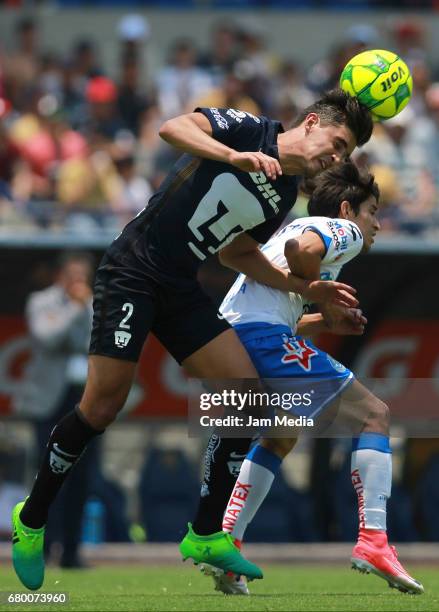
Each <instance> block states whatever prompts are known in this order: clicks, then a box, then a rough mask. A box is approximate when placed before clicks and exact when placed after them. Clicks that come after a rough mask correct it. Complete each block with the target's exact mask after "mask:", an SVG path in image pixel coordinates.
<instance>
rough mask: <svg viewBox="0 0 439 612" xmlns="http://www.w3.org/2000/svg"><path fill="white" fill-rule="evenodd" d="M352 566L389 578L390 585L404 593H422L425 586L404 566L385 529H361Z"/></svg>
mask: <svg viewBox="0 0 439 612" xmlns="http://www.w3.org/2000/svg"><path fill="white" fill-rule="evenodd" d="M351 563H352V568H353V569H356V570H358V571H360V572H362V573H366V574H369V573H370V572H372V574H375V575H376V576H380V578H383V579H384V580H387V582H388V584H389V587H391V588H393V589H398V590H399V591H402V592H403V593H411V594H412V595H421V594H422V593H423V592H424V587H423V586H422V584H421V583H420V582H418V581H417V580H415V579H414V578H412V577H411V576H410V575H409V574H408V573H407V572H406V571H405V569H404V568H403V567H402V565H401V563H400V562H399V561H398V557H397V555H396V549H395V547H394V546H389V543H388V542H387V534H386V532H385V531H376V530H373V529H360V535H359V538H358V542H357V544H356V545H355V546H354V549H353V551H352V557H351Z"/></svg>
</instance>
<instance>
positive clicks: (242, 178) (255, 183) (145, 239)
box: [109, 108, 297, 278]
mask: <svg viewBox="0 0 439 612" xmlns="http://www.w3.org/2000/svg"><path fill="white" fill-rule="evenodd" d="M196 110H197V111H198V112H201V113H203V114H204V115H205V116H206V117H207V118H208V119H209V121H210V124H211V126H212V130H213V137H214V138H215V139H216V140H219V141H220V142H222V143H224V144H226V145H227V146H229V147H231V148H233V149H235V150H236V151H262V152H263V153H266V154H267V155H270V156H272V157H276V158H278V151H277V135H278V133H279V132H282V131H283V128H282V126H281V124H280V123H279V122H278V121H272V120H270V119H267V118H266V117H256V116H254V115H251V114H250V113H244V112H242V111H237V110H234V109H217V108H199V109H196ZM296 197H297V177H293V176H285V175H282V176H280V177H278V178H277V179H276V180H275V181H272V182H270V181H269V180H268V179H267V177H266V176H265V174H264V173H263V172H248V173H247V172H243V171H242V170H239V169H238V168H235V167H234V166H231V165H230V164H227V163H224V162H218V161H212V160H209V159H202V158H198V157H193V156H190V155H187V154H185V155H182V157H180V159H179V160H178V161H177V163H176V164H175V165H174V167H173V169H172V170H171V172H170V173H169V175H168V176H167V178H166V179H165V180H164V182H163V183H162V185H161V186H160V188H159V190H158V191H157V193H155V194H154V195H153V196H152V198H151V199H150V201H149V203H148V205H147V206H146V208H145V209H144V210H143V211H142V212H141V213H140V214H139V215H138V216H137V217H136V218H135V219H134V220H133V221H131V222H130V223H129V224H128V225H127V226H126V228H125V229H124V231H123V232H122V234H121V235H120V236H119V237H118V238H117V239H116V240H115V242H114V243H113V245H112V246H111V247H110V252H109V254H110V256H112V257H113V258H115V259H116V260H117V259H119V260H120V259H124V258H125V257H124V254H125V253H127V251H131V252H133V251H134V252H135V254H136V256H137V258H139V259H140V260H141V261H142V262H143V263H145V265H147V267H148V268H149V269H151V268H152V269H153V270H154V271H155V273H157V275H158V276H159V277H161V278H163V277H168V278H170V277H171V278H172V277H174V278H175V277H176V276H177V277H179V278H181V277H182V276H184V277H186V278H187V277H191V278H193V277H194V276H195V274H196V271H197V269H198V267H199V266H200V264H201V263H203V261H205V260H206V259H207V258H208V257H210V256H211V255H213V254H214V253H216V252H217V251H219V250H220V249H222V248H223V247H225V246H226V245H227V244H228V243H229V242H231V241H232V240H233V239H234V238H235V236H237V235H238V234H241V233H242V232H247V234H248V235H249V236H251V237H252V238H254V239H255V240H257V241H258V242H259V243H265V242H266V241H267V240H268V239H269V238H270V237H271V236H272V235H273V233H274V232H275V231H276V230H277V229H278V228H279V226H280V225H281V223H282V221H283V219H284V218H285V216H286V215H287V213H288V212H289V211H290V210H291V208H292V207H293V205H294V203H295V201H296Z"/></svg>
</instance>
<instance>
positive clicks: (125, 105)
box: [117, 53, 152, 137]
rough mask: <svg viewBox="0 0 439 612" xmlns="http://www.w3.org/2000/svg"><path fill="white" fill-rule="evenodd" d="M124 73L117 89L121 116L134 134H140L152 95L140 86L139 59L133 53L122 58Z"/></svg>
mask: <svg viewBox="0 0 439 612" xmlns="http://www.w3.org/2000/svg"><path fill="white" fill-rule="evenodd" d="M121 68H122V74H121V77H120V82H119V86H118V91H117V106H118V109H119V113H120V116H121V117H122V120H123V122H124V123H125V125H126V126H127V128H128V129H129V130H130V131H131V132H132V134H133V135H134V136H136V137H137V136H138V135H139V129H140V124H141V120H142V116H143V115H144V113H145V111H146V110H147V109H148V108H150V107H151V105H152V99H151V96H148V95H147V94H145V93H144V92H143V91H142V90H141V87H140V74H139V72H140V65H139V60H138V59H136V57H135V56H133V55H131V53H129V54H127V55H125V56H124V57H123V58H122V66H121Z"/></svg>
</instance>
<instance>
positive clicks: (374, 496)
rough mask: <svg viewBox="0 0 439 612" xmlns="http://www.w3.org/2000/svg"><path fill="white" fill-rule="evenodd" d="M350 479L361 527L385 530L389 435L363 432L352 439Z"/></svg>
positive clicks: (390, 471) (390, 479)
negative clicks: (356, 498) (356, 501)
mask: <svg viewBox="0 0 439 612" xmlns="http://www.w3.org/2000/svg"><path fill="white" fill-rule="evenodd" d="M353 448H354V450H353V452H352V458H351V479H352V484H353V486H354V489H355V492H356V493H357V497H358V517H359V525H360V529H378V530H381V531H386V530H387V524H386V518H387V500H388V498H389V497H390V493H391V489H392V454H391V450H390V445H389V438H388V437H387V436H385V435H383V434H374V433H365V434H361V436H360V437H359V438H357V439H356V441H354V446H353Z"/></svg>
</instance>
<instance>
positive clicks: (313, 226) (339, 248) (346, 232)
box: [303, 217, 363, 264]
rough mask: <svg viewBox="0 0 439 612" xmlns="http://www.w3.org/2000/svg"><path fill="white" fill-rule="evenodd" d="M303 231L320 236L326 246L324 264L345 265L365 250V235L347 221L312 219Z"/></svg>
mask: <svg viewBox="0 0 439 612" xmlns="http://www.w3.org/2000/svg"><path fill="white" fill-rule="evenodd" d="M309 221H310V222H309V224H308V225H306V226H305V227H304V228H303V231H304V232H306V231H312V232H315V233H316V234H318V235H319V236H320V238H321V239H322V241H323V244H324V245H325V254H324V255H323V257H322V262H324V263H328V264H330V263H335V262H336V261H339V260H340V263H342V264H344V263H346V262H348V261H350V260H351V259H353V258H354V257H356V256H357V255H358V254H359V253H360V251H361V249H362V248H363V235H362V233H361V232H360V229H359V227H358V226H357V225H356V224H355V223H353V222H352V221H348V220H347V219H326V218H312V217H310V220H309Z"/></svg>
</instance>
